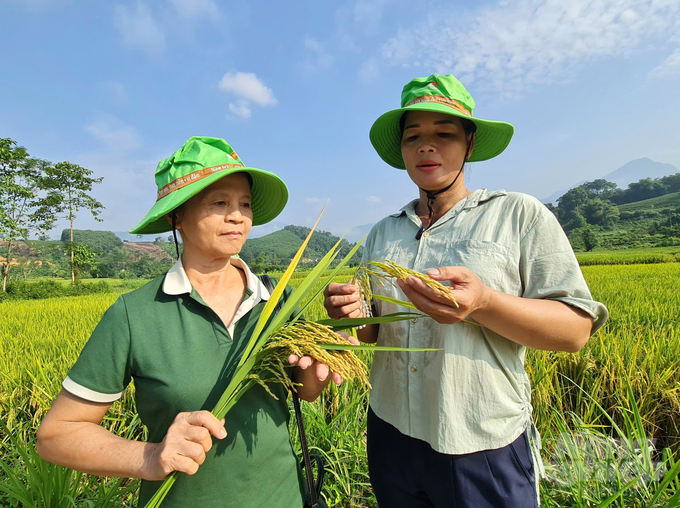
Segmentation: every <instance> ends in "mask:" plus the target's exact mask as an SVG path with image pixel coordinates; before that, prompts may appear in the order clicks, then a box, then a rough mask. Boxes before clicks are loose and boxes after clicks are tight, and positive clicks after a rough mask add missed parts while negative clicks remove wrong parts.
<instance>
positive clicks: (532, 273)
mask: <svg viewBox="0 0 680 508" xmlns="http://www.w3.org/2000/svg"><path fill="white" fill-rule="evenodd" d="M520 256H521V257H520V276H521V278H522V286H523V294H522V296H523V297H525V298H545V299H550V300H558V301H560V302H564V303H566V304H568V305H571V306H572V307H576V308H577V309H581V310H582V311H584V312H586V313H588V315H590V316H591V317H592V318H593V328H592V330H591V335H592V334H594V333H595V332H596V331H597V330H598V329H600V327H602V325H604V324H605V323H606V322H607V319H608V318H609V312H608V310H607V307H605V306H604V304H602V303H600V302H597V301H595V300H593V297H592V295H591V294H590V290H589V289H588V284H587V283H586V281H585V279H584V278H583V273H582V272H581V267H580V266H579V264H578V261H577V259H576V256H575V255H574V251H573V250H572V248H571V244H570V243H569V240H568V238H567V235H565V234H564V231H563V230H562V227H561V226H560V224H559V222H558V221H557V219H556V218H555V216H554V215H553V214H552V213H551V212H550V211H549V210H548V209H545V211H543V212H542V213H541V214H540V216H539V218H538V219H537V220H536V222H535V223H534V224H533V225H531V227H530V228H529V230H528V231H527V232H526V234H524V236H523V237H522V239H521V243H520Z"/></svg>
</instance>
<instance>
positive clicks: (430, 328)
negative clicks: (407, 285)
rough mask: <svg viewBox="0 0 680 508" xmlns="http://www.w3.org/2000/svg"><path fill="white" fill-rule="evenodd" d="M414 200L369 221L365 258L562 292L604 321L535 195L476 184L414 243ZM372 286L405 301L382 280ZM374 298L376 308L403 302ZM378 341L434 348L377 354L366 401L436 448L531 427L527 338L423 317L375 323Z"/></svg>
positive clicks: (526, 292) (458, 447)
mask: <svg viewBox="0 0 680 508" xmlns="http://www.w3.org/2000/svg"><path fill="white" fill-rule="evenodd" d="M416 203H417V201H413V202H411V203H409V204H408V205H406V206H405V207H404V208H402V209H401V211H400V212H399V213H396V214H394V215H390V216H389V217H386V218H385V219H383V220H382V221H380V222H379V223H378V224H376V225H375V226H374V227H373V229H372V230H371V232H370V234H369V236H368V238H367V240H366V247H365V250H364V260H367V259H375V258H383V259H390V260H392V261H394V262H396V263H398V264H400V265H402V266H405V267H408V268H412V269H414V270H417V271H419V272H425V271H426V270H428V269H430V268H437V267H441V266H464V267H467V268H468V269H470V270H471V271H472V272H474V273H475V274H476V275H477V276H478V277H479V278H480V279H481V280H482V282H483V283H484V284H486V285H487V286H489V287H491V288H492V289H495V290H498V291H502V292H504V293H507V294H510V295H516V296H521V297H524V298H547V299H551V300H559V301H561V302H564V303H566V304H569V305H572V306H574V307H577V308H579V309H581V310H583V311H585V312H587V313H588V314H589V315H591V316H592V317H593V319H594V321H595V322H594V325H593V333H594V332H595V331H596V330H597V329H598V328H600V327H601V326H602V325H603V324H604V323H605V321H606V320H607V318H608V312H607V309H606V307H605V306H604V305H603V304H601V303H599V302H595V301H593V299H592V297H591V295H590V291H589V290H588V286H587V285H586V282H585V280H584V278H583V275H582V273H581V269H580V267H579V265H578V263H577V261H576V257H575V256H574V252H573V250H572V248H571V245H570V244H569V241H568V240H567V237H566V235H565V234H564V232H563V231H562V228H561V227H560V225H559V223H558V222H557V219H556V218H555V216H554V215H553V214H552V213H551V212H550V211H549V210H548V209H547V208H546V207H545V206H544V205H543V204H542V203H540V202H539V201H538V200H536V199H535V198H533V197H531V196H528V195H525V194H519V193H506V192H505V191H495V192H488V191H487V190H486V189H482V190H477V191H475V192H472V193H471V194H470V195H468V196H467V197H466V198H465V199H463V200H461V201H460V202H459V203H457V204H456V205H455V206H454V207H453V208H452V209H451V210H449V211H448V212H447V213H446V214H445V215H444V216H443V217H442V218H441V219H439V220H438V221H437V222H436V223H435V224H434V225H433V226H432V227H431V228H429V229H428V230H427V231H425V233H423V236H422V238H421V239H420V240H419V241H418V240H416V239H415V235H416V232H417V231H418V229H419V228H420V225H421V221H420V219H419V218H418V216H417V215H416V213H415V210H414V206H415V204H416ZM374 289H375V291H376V292H377V293H379V294H384V295H386V296H390V297H393V298H398V299H401V300H405V299H406V297H405V295H404V294H403V293H402V292H401V290H399V288H398V287H393V286H391V285H389V284H387V285H386V286H385V287H375V288H374ZM375 302H376V306H377V310H378V314H380V315H384V314H388V313H391V312H397V311H399V310H404V309H403V308H398V307H397V306H395V305H394V304H390V303H386V302H381V301H378V300H376V301H375ZM378 344H379V345H382V346H400V347H411V348H437V349H441V350H440V351H431V352H411V353H408V352H376V354H375V358H374V360H373V366H372V368H371V384H372V385H373V389H372V391H371V398H370V405H371V408H372V409H373V411H374V412H375V413H376V415H378V416H379V417H380V418H382V419H383V420H385V421H387V422H389V423H390V424H392V425H394V426H395V427H396V428H397V429H399V431H401V432H402V433H403V434H406V435H409V436H412V437H414V438H417V439H421V440H424V441H426V442H428V443H429V444H430V445H431V446H432V448H433V449H435V450H436V451H438V452H441V453H448V454H463V453H471V452H476V451H480V450H485V449H494V448H500V447H503V446H506V445H508V444H509V443H511V442H512V441H514V440H515V439H516V438H517V437H518V436H519V435H520V434H521V433H522V432H523V431H524V430H526V429H529V428H531V424H532V419H531V412H532V407H531V386H530V383H529V378H528V376H527V374H526V371H525V370H524V357H525V353H526V348H525V347H524V346H521V345H519V344H517V343H516V342H513V341H510V340H508V339H506V338H504V337H502V336H500V335H498V334H496V333H494V332H492V331H490V330H488V329H486V328H483V327H479V326H473V325H469V324H465V323H457V324H453V325H447V324H439V323H437V322H436V321H435V320H434V319H432V318H430V317H426V318H421V319H418V320H414V321H401V322H397V323H389V324H382V325H380V332H379V334H378Z"/></svg>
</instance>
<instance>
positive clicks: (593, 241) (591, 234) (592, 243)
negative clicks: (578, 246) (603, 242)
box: [581, 226, 600, 252]
mask: <svg viewBox="0 0 680 508" xmlns="http://www.w3.org/2000/svg"><path fill="white" fill-rule="evenodd" d="M581 237H582V238H583V244H584V245H585V246H586V250H587V251H588V252H590V251H591V250H593V249H594V248H595V247H597V246H598V245H599V244H600V238H599V236H598V235H597V232H596V231H595V229H594V228H592V227H591V226H586V227H584V228H581Z"/></svg>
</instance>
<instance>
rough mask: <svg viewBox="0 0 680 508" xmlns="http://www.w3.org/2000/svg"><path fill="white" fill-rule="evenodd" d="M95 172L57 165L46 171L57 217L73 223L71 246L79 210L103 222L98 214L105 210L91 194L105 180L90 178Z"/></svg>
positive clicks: (77, 166)
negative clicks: (95, 186) (58, 215)
mask: <svg viewBox="0 0 680 508" xmlns="http://www.w3.org/2000/svg"><path fill="white" fill-rule="evenodd" d="M91 174H92V171H90V170H89V169H86V168H83V167H81V166H79V165H78V164H72V163H70V162H58V163H57V164H55V165H54V166H48V167H47V168H45V178H44V179H43V181H44V183H43V185H44V187H45V188H46V189H48V190H49V194H48V196H49V198H50V199H51V202H52V206H53V208H54V210H55V211H56V213H57V214H61V215H62V216H63V217H64V218H66V219H68V220H69V222H70V225H71V227H70V229H71V236H70V239H69V243H73V221H74V220H75V219H76V214H77V213H78V212H79V211H80V210H88V211H89V212H90V213H91V214H92V216H93V217H94V218H95V220H98V221H101V219H100V218H99V214H100V213H101V211H102V210H103V209H104V205H102V204H101V203H100V202H99V201H97V200H96V199H95V198H93V197H92V196H91V195H90V194H89V193H90V192H92V187H93V186H94V184H96V183H101V182H102V180H103V178H91V177H90V175H91ZM75 280H76V279H75V265H74V252H73V250H72V251H71V282H73V283H75Z"/></svg>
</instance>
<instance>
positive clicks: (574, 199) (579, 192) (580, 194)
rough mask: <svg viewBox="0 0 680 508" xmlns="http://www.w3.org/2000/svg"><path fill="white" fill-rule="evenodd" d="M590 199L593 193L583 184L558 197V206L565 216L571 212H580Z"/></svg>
mask: <svg viewBox="0 0 680 508" xmlns="http://www.w3.org/2000/svg"><path fill="white" fill-rule="evenodd" d="M590 199H592V197H591V194H590V192H589V191H588V190H586V189H585V188H584V187H583V186H579V187H574V188H573V189H569V190H568V191H567V192H566V193H564V194H563V195H562V196H561V197H560V198H558V200H557V202H558V205H557V206H558V207H559V209H560V210H561V212H562V213H563V214H565V216H566V215H567V214H570V213H571V212H579V213H580V207H581V206H583V205H585V204H586V203H587V202H588V201H589V200H590Z"/></svg>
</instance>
